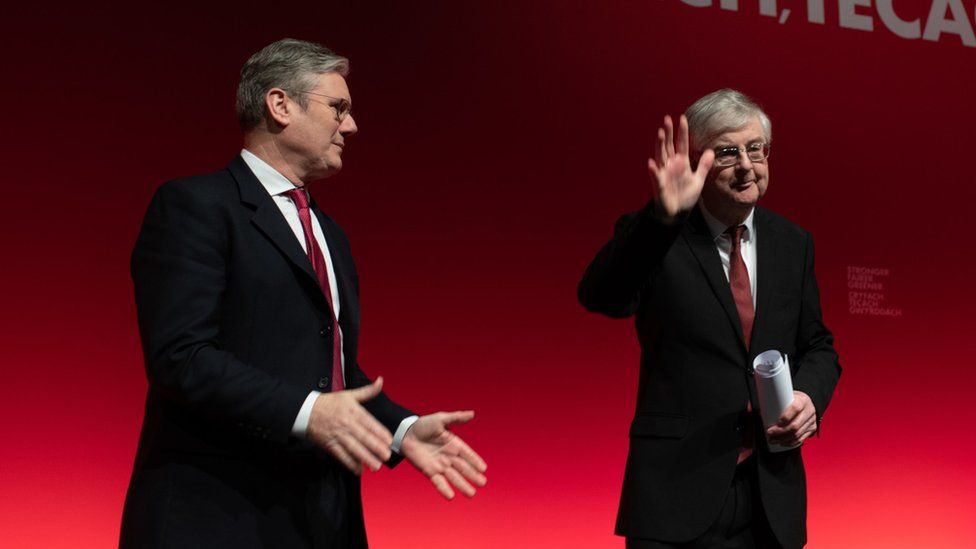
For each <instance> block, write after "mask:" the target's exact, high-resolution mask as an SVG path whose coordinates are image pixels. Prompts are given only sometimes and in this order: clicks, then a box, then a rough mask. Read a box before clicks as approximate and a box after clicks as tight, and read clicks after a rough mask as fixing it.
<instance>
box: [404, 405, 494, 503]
mask: <svg viewBox="0 0 976 549" xmlns="http://www.w3.org/2000/svg"><path fill="white" fill-rule="evenodd" d="M473 417H474V412H472V411H470V410H468V411H465V412H437V413H435V414H430V415H426V416H423V417H421V418H420V419H418V420H417V421H416V422H415V423H414V424H413V425H412V426H411V427H410V429H409V430H408V431H407V434H406V435H405V436H404V437H403V444H401V446H400V451H401V453H403V455H404V456H405V457H406V458H407V459H408V460H409V461H410V463H412V464H413V466H414V467H416V468H417V469H418V470H419V471H420V472H422V473H423V474H425V475H427V478H429V479H430V481H431V482H432V483H434V486H435V487H436V488H437V491H438V492H440V493H441V495H442V496H444V497H445V498H446V499H454V489H452V488H451V485H453V486H454V487H455V488H457V489H458V490H460V491H461V493H462V494H464V495H466V496H468V497H471V496H473V495H474V494H475V487H474V486H472V484H474V485H475V486H478V487H482V486H484V485H485V483H486V482H488V479H487V478H485V475H484V473H485V470H487V469H488V465H487V464H485V461H484V460H483V459H481V456H479V455H478V454H477V453H475V451H474V450H472V449H471V447H470V446H468V445H467V444H465V442H464V441H463V440H461V437H459V436H457V435H455V434H454V433H452V432H451V431H449V430H448V429H447V427H448V426H449V425H452V424H455V423H467V422H468V421H471V419H472V418H473Z"/></svg>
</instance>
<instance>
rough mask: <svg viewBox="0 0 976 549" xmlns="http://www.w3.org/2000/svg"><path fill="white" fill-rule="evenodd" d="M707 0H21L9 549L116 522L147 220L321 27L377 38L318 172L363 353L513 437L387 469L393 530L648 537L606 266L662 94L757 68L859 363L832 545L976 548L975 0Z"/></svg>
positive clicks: (0, 393)
mask: <svg viewBox="0 0 976 549" xmlns="http://www.w3.org/2000/svg"><path fill="white" fill-rule="evenodd" d="M689 3H691V4H694V3H696V2H694V1H691V2H681V1H678V0H667V1H659V0H653V1H650V0H649V1H643V2H614V3H607V2H534V3H531V4H529V3H524V2H510V1H509V2H484V3H481V4H480V5H477V4H473V3H459V2H447V1H432V2H422V3H404V2H376V3H365V2H351V1H349V2H330V3H322V2H314V3H313V2H306V1H300V2H292V3H285V4H281V5H276V6H271V5H264V4H258V3H250V2H242V3H233V4H232V3H226V2H225V3H223V4H222V5H217V4H208V3H196V4H195V5H191V6H178V5H175V4H173V3H169V2H153V3H142V4H140V6H139V7H134V6H131V5H114V6H111V5H98V6H96V5H92V4H84V5H76V6H73V7H68V8H56V7H51V6H44V5H40V4H32V5H30V6H27V7H20V8H17V9H18V10H21V11H17V12H13V11H8V13H7V14H6V16H5V19H6V21H5V23H4V26H5V27H8V28H7V30H6V31H5V32H3V33H0V36H2V37H0V41H2V44H3V46H4V48H3V51H4V52H5V53H4V60H3V61H2V63H3V65H4V67H3V68H4V74H5V79H4V81H5V82H7V84H5V85H4V86H3V88H4V89H3V94H4V95H3V97H4V99H5V100H4V105H5V107H6V109H5V113H4V114H5V118H6V120H7V121H8V126H7V128H8V129H7V133H6V135H5V137H4V141H5V142H4V145H3V147H2V150H3V159H4V161H5V162H4V166H3V168H4V169H3V171H4V172H5V177H4V181H5V184H4V186H3V199H2V201H0V204H2V208H3V215H2V216H0V224H2V225H0V235H2V236H0V238H2V242H3V250H4V254H3V255H4V258H5V259H4V261H3V264H4V266H3V268H2V270H0V284H2V292H3V301H2V307H3V314H2V318H0V323H2V324H0V349H2V357H3V358H2V360H3V370H2V372H3V382H2V383H0V417H2V418H3V419H2V421H3V435H2V436H0V440H2V442H0V444H2V452H0V460H2V461H0V546H2V547H9V548H20V547H48V548H57V547H72V548H76V547H107V546H111V545H112V544H113V543H115V542H116V539H117V533H118V524H119V515H120V511H121V506H122V502H123V497H124V493H125V488H126V484H127V481H128V475H129V472H130V470H131V466H132V461H133V457H134V453H135V447H136V439H137V435H138V429H139V426H140V424H141V420H142V404H143V399H144V396H145V389H146V382H145V379H144V376H143V372H142V365H141V353H140V347H139V341H138V337H137V331H136V324H135V314H134V313H135V311H134V306H133V303H132V287H131V281H130V279H129V276H128V258H129V253H130V250H131V247H132V245H133V243H134V240H135V236H136V233H137V231H138V228H139V222H140V220H141V217H142V214H143V212H144V210H145V207H146V205H147V204H148V201H149V198H150V196H151V194H152V192H153V190H154V189H155V188H156V186H158V185H159V184H160V183H161V182H163V181H165V180H167V179H170V178H174V177H178V176H183V175H189V174H194V173H199V172H204V171H210V170H214V169H217V168H220V167H222V166H223V165H224V164H225V163H226V162H227V161H228V160H229V159H230V158H231V157H232V156H233V155H234V154H235V153H236V152H237V150H238V149H239V147H240V136H239V134H238V132H237V130H236V124H235V119H234V113H233V100H234V99H233V98H234V90H235V86H236V79H237V73H238V71H239V69H240V66H241V64H242V63H243V62H244V60H245V59H246V58H247V57H248V56H249V55H250V54H251V53H253V52H254V51H256V50H257V49H259V48H260V47H262V46H263V45H265V44H267V43H269V42H271V41H273V40H276V39H278V38H281V37H284V36H292V37H297V38H304V39H309V40H315V41H319V42H323V43H325V44H327V45H329V46H330V47H332V48H334V49H336V50H337V51H339V52H340V53H342V54H344V55H346V56H348V57H350V58H351V59H352V64H353V72H352V75H351V78H350V86H351V90H352V93H353V97H354V102H355V104H356V117H357V122H358V123H359V127H360V133H359V134H358V135H356V136H354V137H353V138H351V139H350V144H349V146H348V147H347V152H346V153H345V160H346V161H345V169H344V171H343V173H342V174H340V175H339V176H338V177H336V178H334V179H331V180H328V181H326V182H321V183H320V184H317V185H315V187H314V188H313V192H314V193H315V194H316V196H317V197H318V200H319V202H320V203H321V204H322V205H323V207H324V209H325V210H326V211H328V212H329V213H331V214H332V215H333V216H334V217H335V218H336V219H337V220H338V221H339V223H340V224H342V225H343V226H344V227H345V229H346V230H347V232H348V234H349V235H350V238H351V241H352V244H353V251H354V253H355V254H356V258H357V261H358V264H359V270H360V273H361V283H362V290H363V303H362V307H363V342H362V351H361V362H362V364H363V366H364V368H365V369H366V371H367V372H369V373H370V374H371V375H377V374H382V375H384V376H385V377H386V380H387V384H386V388H387V390H388V392H389V393H390V394H392V395H393V396H394V397H395V398H396V399H398V400H399V401H401V402H403V403H405V404H407V405H409V406H412V407H414V408H415V409H418V410H420V411H434V410H438V409H456V408H473V409H475V410H477V413H478V416H477V418H476V419H475V421H474V422H473V423H472V424H471V425H469V426H465V427H463V428H461V429H459V432H460V433H461V434H462V435H463V436H464V437H465V438H466V439H467V440H468V441H469V442H470V443H471V444H472V445H473V446H475V447H476V448H477V449H478V450H479V451H480V452H481V454H482V455H483V456H484V457H485V458H486V459H487V461H488V462H489V484H488V486H487V487H486V488H485V489H484V490H482V491H481V492H480V493H479V494H478V496H477V497H476V498H475V499H473V500H470V501H467V500H466V501H455V502H451V503H447V502H444V501H442V500H440V499H439V496H438V495H437V494H436V492H435V491H434V490H433V489H432V488H431V487H430V486H428V484H427V481H426V480H425V479H424V478H422V477H421V476H420V475H418V474H416V473H415V472H414V471H412V470H411V469H410V468H409V467H400V468H398V469H397V470H394V471H389V470H384V471H381V472H380V473H377V474H368V475H366V478H365V481H364V482H365V486H364V492H365V496H364V497H365V506H366V514H367V527H368V530H369V535H370V539H371V542H372V543H373V546H375V547H377V548H380V549H382V548H386V547H397V548H412V547H416V548H425V549H429V548H457V547H465V548H498V547H554V548H555V547H559V548H567V547H573V548H576V547H578V548H599V547H622V542H621V541H620V540H619V538H614V537H613V536H612V528H613V520H614V515H615V512H616V504H617V497H618V492H619V489H620V483H621V479H622V474H623V465H624V458H625V453H626V445H627V428H628V425H629V420H630V416H631V413H632V408H633V405H634V394H635V383H636V377H637V359H638V348H637V344H636V341H635V338H634V335H633V333H632V325H631V323H630V322H628V321H612V320H609V319H606V318H602V317H598V316H595V315H590V314H587V313H585V312H584V311H583V309H582V308H581V307H580V306H579V305H578V304H577V303H576V300H575V285H576V282H577V280H578V278H579V276H580V274H581V273H582V270H583V268H584V267H585V265H586V264H587V262H588V261H589V259H590V258H591V257H592V255H593V254H594V253H595V252H596V250H597V248H598V247H599V246H600V245H601V244H602V242H604V241H605V240H606V239H607V238H608V237H609V236H610V233H611V229H612V224H613V222H614V220H615V219H616V217H617V215H619V214H620V213H622V212H624V211H627V210H632V209H636V208H639V207H640V206H641V205H642V204H643V203H644V201H645V200H646V199H647V198H648V196H649V189H650V180H649V178H648V176H647V174H646V168H645V158H646V156H647V154H648V153H649V152H650V151H651V146H652V143H653V136H654V134H655V129H656V127H657V125H658V124H659V123H660V122H659V121H660V118H661V117H662V116H663V115H664V114H666V113H671V114H677V113H679V112H680V111H682V110H683V109H684V108H685V107H686V106H687V105H688V104H689V103H690V102H691V101H692V100H693V99H695V98H697V97H699V96H701V95H703V94H705V93H707V92H710V91H712V90H714V89H716V88H719V87H724V86H731V87H735V88H738V89H741V90H742V91H744V92H746V93H748V94H750V95H753V96H754V97H755V98H757V99H758V100H759V101H760V102H761V103H762V104H763V105H764V106H765V108H766V109H767V111H768V112H769V114H770V116H771V118H772V120H773V125H774V144H775V145H774V152H773V155H772V157H771V159H770V162H771V186H770V189H769V193H768V194H767V196H766V197H765V198H764V200H763V203H764V204H765V205H766V206H768V207H770V208H772V209H774V210H776V211H778V212H779V213H781V214H783V215H785V216H787V217H789V218H791V219H793V220H795V221H796V222H798V223H800V224H801V225H803V226H805V227H806V228H808V229H810V230H811V231H812V232H813V234H814V235H815V237H816V243H817V250H818V258H817V261H818V262H817V273H818V277H819V280H820V284H821V289H822V292H823V300H824V309H825V314H826V321H827V323H828V325H829V326H830V327H831V328H832V330H833V331H834V333H835V335H836V337H837V346H838V349H839V351H840V353H841V362H842V364H843V365H844V367H845V371H844V376H843V378H842V380H841V383H840V385H839V388H838V389H837V392H836V394H835V396H834V402H833V404H832V406H831V408H830V410H829V411H828V412H827V417H826V419H825V422H824V424H823V434H822V437H821V438H820V439H817V440H813V441H812V442H811V443H809V444H808V445H807V447H806V448H805V450H804V454H805V456H806V460H807V471H808V477H809V484H810V495H809V504H810V517H809V522H810V547H814V548H821V547H885V548H890V547H971V546H972V544H973V540H974V539H976V527H974V526H973V522H972V520H971V519H972V517H973V516H976V502H974V497H973V494H974V493H976V474H974V472H976V458H974V454H976V443H974V442H973V438H972V437H971V436H970V430H971V428H970V426H971V424H972V420H973V419H974V414H973V413H972V403H971V402H972V401H971V399H972V389H971V387H972V385H973V381H974V380H976V374H974V373H973V372H972V366H973V364H972V362H973V361H972V360H971V356H972V352H971V350H970V349H969V345H970V340H969V337H971V334H972V333H973V330H974V328H976V323H974V321H973V318H974V317H973V314H972V307H973V305H974V304H976V299H974V297H976V292H974V290H973V286H972V284H970V283H969V279H970V278H971V271H972V269H973V267H974V260H973V255H972V254H973V252H972V245H971V244H967V242H968V241H969V240H970V238H971V237H969V236H968V230H969V229H970V227H971V223H972V218H973V214H974V213H976V211H974V208H973V203H974V199H976V192H974V181H973V176H972V172H973V169H972V167H971V164H970V162H971V161H972V158H973V156H972V151H973V145H972V136H971V130H972V128H973V127H974V126H976V111H974V109H973V96H974V91H976V89H974V88H976V86H974V83H976V72H974V71H973V70H972V67H973V63H974V61H976V48H973V47H970V46H969V45H968V44H966V43H965V42H966V41H967V40H968V38H966V37H965V28H964V27H963V26H962V21H965V25H969V27H968V28H971V25H972V20H973V16H974V2H973V0H956V1H954V2H950V3H949V4H951V6H950V7H955V6H957V5H958V6H961V7H963V8H964V9H963V10H962V11H960V13H961V16H959V15H958V14H957V15H955V16H953V14H955V12H951V11H950V12H945V10H944V9H943V10H942V11H943V12H944V13H942V14H939V13H937V12H938V11H939V10H937V9H936V10H933V13H934V15H930V14H929V6H930V4H936V5H937V7H938V5H939V4H940V2H939V1H938V0H925V1H924V2H914V3H913V2H909V1H907V0H904V1H901V2H895V8H896V9H897V10H898V11H897V14H898V15H899V17H900V18H901V19H904V20H911V19H912V18H913V17H920V18H921V19H920V29H921V30H925V31H926V33H929V32H930V31H929V30H928V27H929V26H931V27H932V28H935V29H936V30H937V29H938V28H939V23H938V21H936V22H935V23H933V22H932V20H933V18H934V19H936V20H938V19H939V18H941V19H953V20H956V21H957V23H956V25H957V27H956V29H957V30H956V31H955V34H952V33H943V34H941V35H935V36H934V37H935V38H937V39H936V40H915V39H908V38H903V37H900V36H898V35H896V34H895V33H893V32H892V31H890V30H888V28H887V27H886V26H885V24H884V22H883V21H882V19H881V17H880V14H879V13H877V12H876V10H875V8H872V7H871V5H870V4H871V3H870V2H869V1H867V2H864V3H865V4H867V6H864V5H860V4H861V3H860V2H859V5H858V6H854V7H851V6H852V3H851V2H849V1H833V0H831V1H828V2H826V5H825V8H824V15H825V17H824V22H823V23H822V24H821V23H817V22H815V21H816V17H814V16H813V15H811V14H813V12H812V11H809V10H807V9H806V8H807V5H808V3H807V2H801V1H799V0H793V1H792V2H791V1H789V0H780V2H779V4H780V6H778V9H779V10H780V11H778V12H776V13H777V14H778V16H779V18H780V19H781V18H782V10H783V9H784V8H791V9H792V13H791V14H789V15H788V16H786V17H785V20H783V22H782V23H780V22H779V20H778V17H769V16H766V15H764V14H763V13H760V10H759V6H760V2H756V1H752V0H743V2H741V4H742V5H741V6H740V7H739V9H737V10H733V9H722V8H720V7H719V3H718V2H715V4H716V6H715V7H692V6H691V5H689ZM697 3H699V4H701V3H703V2H697ZM704 3H705V4H711V2H704ZM735 4H737V3H735V2H728V1H727V0H726V1H724V2H722V4H721V5H724V6H725V7H726V8H730V7H732V6H733V5H735ZM762 4H763V5H764V6H767V7H768V6H769V5H772V4H775V2H773V3H772V4H771V3H770V2H769V1H768V0H767V1H766V2H763V3H762ZM817 4H818V3H817V2H810V3H809V5H810V6H813V7H814V8H815V7H816V5H817ZM921 4H925V5H924V6H921ZM941 4H943V5H944V4H945V2H942V3H941ZM844 6H848V8H849V10H853V11H851V13H853V14H854V16H851V15H850V14H849V13H848V14H847V15H844V14H843V13H844V12H843V10H842V8H843V7H844ZM911 10H914V12H913V11H911ZM774 11H775V9H774ZM865 20H868V21H869V22H871V24H872V28H873V31H871V32H868V31H866V30H863V27H864V25H865V23H864V21H865ZM811 21H814V22H811ZM852 26H853V27H858V26H860V28H852ZM943 26H945V24H943ZM960 29H961V30H960ZM865 269H867V270H865ZM852 292H856V293H854V294H852ZM863 294H868V295H863ZM434 342H436V344H435V343H434ZM966 517H970V518H969V519H966Z"/></svg>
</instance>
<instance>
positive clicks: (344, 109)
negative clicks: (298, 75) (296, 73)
mask: <svg viewBox="0 0 976 549" xmlns="http://www.w3.org/2000/svg"><path fill="white" fill-rule="evenodd" d="M298 93H307V94H309V95H318V96H319V97H325V98H327V99H331V100H332V101H333V102H330V103H322V102H321V101H316V103H322V104H323V105H328V106H329V107H332V108H333V109H334V110H335V112H336V117H335V118H336V122H338V123H340V124H341V123H343V122H345V121H346V118H349V117H350V116H351V115H352V103H350V102H349V100H348V99H345V98H343V97H332V96H331V95H325V94H324V93H317V92H313V91H306V90H302V91H299V92H298ZM313 101H314V99H313Z"/></svg>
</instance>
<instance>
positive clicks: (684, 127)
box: [676, 114, 688, 155]
mask: <svg viewBox="0 0 976 549" xmlns="http://www.w3.org/2000/svg"><path fill="white" fill-rule="evenodd" d="M676 148H677V151H678V154H684V155H687V154H688V119H687V118H685V115H683V114H682V115H681V118H680V119H679V120H678V142H677V144H676Z"/></svg>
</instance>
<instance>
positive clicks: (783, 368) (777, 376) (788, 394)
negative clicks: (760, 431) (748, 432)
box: [752, 351, 802, 452]
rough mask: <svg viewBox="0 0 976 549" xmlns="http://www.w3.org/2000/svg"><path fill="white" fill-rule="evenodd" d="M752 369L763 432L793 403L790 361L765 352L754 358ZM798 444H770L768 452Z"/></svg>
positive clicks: (771, 352)
mask: <svg viewBox="0 0 976 549" xmlns="http://www.w3.org/2000/svg"><path fill="white" fill-rule="evenodd" d="M752 368H753V369H754V370H755V371H756V391H757V392H758V393H759V395H758V396H759V415H760V416H762V422H763V427H764V430H765V429H769V428H770V427H772V426H773V425H775V424H776V423H777V422H778V421H779V417H780V416H781V415H783V411H784V410H786V407H787V406H789V405H790V404H791V403H792V402H793V378H792V377H791V376H790V360H789V358H788V357H786V356H785V355H783V354H781V353H780V352H779V351H766V352H764V353H760V354H759V356H757V357H756V359H755V360H754V361H753V362H752ZM800 444H802V443H800ZM800 444H796V445H793V446H782V445H779V444H770V445H769V451H770V452H785V451H786V450H792V449H793V448H796V447H797V446H799V445H800Z"/></svg>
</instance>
